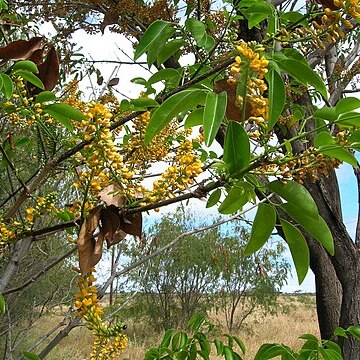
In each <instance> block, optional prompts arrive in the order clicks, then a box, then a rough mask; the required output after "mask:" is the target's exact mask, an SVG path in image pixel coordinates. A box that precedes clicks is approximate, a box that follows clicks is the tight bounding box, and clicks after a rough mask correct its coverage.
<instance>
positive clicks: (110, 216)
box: [101, 205, 120, 247]
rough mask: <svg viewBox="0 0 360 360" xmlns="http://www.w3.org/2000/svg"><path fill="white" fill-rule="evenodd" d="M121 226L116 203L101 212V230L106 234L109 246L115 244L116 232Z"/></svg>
mask: <svg viewBox="0 0 360 360" xmlns="http://www.w3.org/2000/svg"><path fill="white" fill-rule="evenodd" d="M119 228H120V217H119V211H118V209H117V208H116V207H115V206H114V205H111V206H109V207H107V208H106V209H104V210H103V211H102V213H101V232H102V233H103V234H104V237H105V239H106V243H107V246H108V247H109V246H111V245H113V244H114V234H115V233H116V232H117V231H118V230H119Z"/></svg>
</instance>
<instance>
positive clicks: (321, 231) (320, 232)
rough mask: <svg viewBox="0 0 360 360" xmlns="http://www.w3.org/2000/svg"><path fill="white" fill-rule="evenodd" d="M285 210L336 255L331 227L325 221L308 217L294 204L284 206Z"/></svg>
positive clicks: (282, 206) (319, 217)
mask: <svg viewBox="0 0 360 360" xmlns="http://www.w3.org/2000/svg"><path fill="white" fill-rule="evenodd" d="M281 208H282V209H283V210H285V211H286V212H287V213H288V214H289V215H290V216H291V217H292V218H293V219H294V220H295V221H296V222H298V223H299V224H300V225H301V226H302V227H303V228H304V229H305V230H306V231H307V232H308V233H309V234H311V235H312V236H313V237H314V238H315V239H316V240H317V241H319V243H320V244H322V245H323V246H324V248H325V249H326V250H327V251H328V252H329V253H330V255H334V240H333V237H332V234H331V231H330V229H329V227H328V226H327V224H326V222H325V221H324V219H323V218H322V217H321V216H320V215H319V216H318V217H317V218H315V217H314V216H310V215H308V213H305V212H304V211H303V210H302V209H300V208H298V207H296V206H294V205H293V204H290V203H286V204H282V205H281Z"/></svg>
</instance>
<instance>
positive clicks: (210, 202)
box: [206, 189, 221, 208]
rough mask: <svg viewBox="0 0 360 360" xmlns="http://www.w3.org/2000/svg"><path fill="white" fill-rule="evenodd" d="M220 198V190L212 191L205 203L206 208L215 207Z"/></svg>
mask: <svg viewBox="0 0 360 360" xmlns="http://www.w3.org/2000/svg"><path fill="white" fill-rule="evenodd" d="M220 197H221V190H220V189H216V190H214V191H213V192H212V193H211V194H210V196H209V199H208V201H207V203H206V208H210V207H212V206H214V205H216V204H217V203H218V201H219V200H220Z"/></svg>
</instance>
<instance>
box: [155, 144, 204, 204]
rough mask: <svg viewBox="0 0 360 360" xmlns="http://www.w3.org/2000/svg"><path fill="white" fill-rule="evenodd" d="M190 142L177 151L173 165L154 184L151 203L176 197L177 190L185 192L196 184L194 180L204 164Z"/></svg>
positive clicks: (179, 147)
mask: <svg viewBox="0 0 360 360" xmlns="http://www.w3.org/2000/svg"><path fill="white" fill-rule="evenodd" d="M192 151H193V144H192V142H191V141H190V140H184V141H183V142H181V143H180V145H179V146H178V147H177V149H176V155H175V158H174V162H173V164H172V165H171V166H170V167H168V168H167V169H166V170H165V171H164V172H163V174H162V175H161V179H159V180H156V181H155V182H154V183H153V190H152V191H151V192H150V194H149V197H148V198H149V201H150V202H156V201H158V200H160V199H164V198H166V197H170V198H172V197H174V196H175V194H174V193H175V192H176V191H177V190H181V191H182V190H184V189H185V188H187V187H188V186H189V185H192V184H193V183H194V178H195V177H197V176H198V175H199V174H201V173H202V171H203V170H202V163H201V161H200V159H199V158H198V156H197V155H195V154H194V153H193V152H192Z"/></svg>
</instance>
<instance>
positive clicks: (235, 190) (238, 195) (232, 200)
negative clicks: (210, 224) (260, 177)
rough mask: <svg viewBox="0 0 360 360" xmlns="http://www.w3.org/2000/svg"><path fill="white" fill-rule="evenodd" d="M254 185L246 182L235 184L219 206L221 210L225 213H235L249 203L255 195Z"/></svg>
mask: <svg viewBox="0 0 360 360" xmlns="http://www.w3.org/2000/svg"><path fill="white" fill-rule="evenodd" d="M253 192H254V187H253V186H252V185H251V184H249V183H246V182H242V183H241V184H239V185H238V186H233V187H232V188H231V189H230V190H229V192H228V195H227V196H226V198H225V200H224V201H223V202H222V203H221V205H220V206H219V212H220V213H221V214H224V215H228V214H234V213H235V212H237V211H238V210H241V209H242V207H243V206H244V205H245V204H247V203H248V202H249V201H250V200H251V199H252V197H253Z"/></svg>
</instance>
